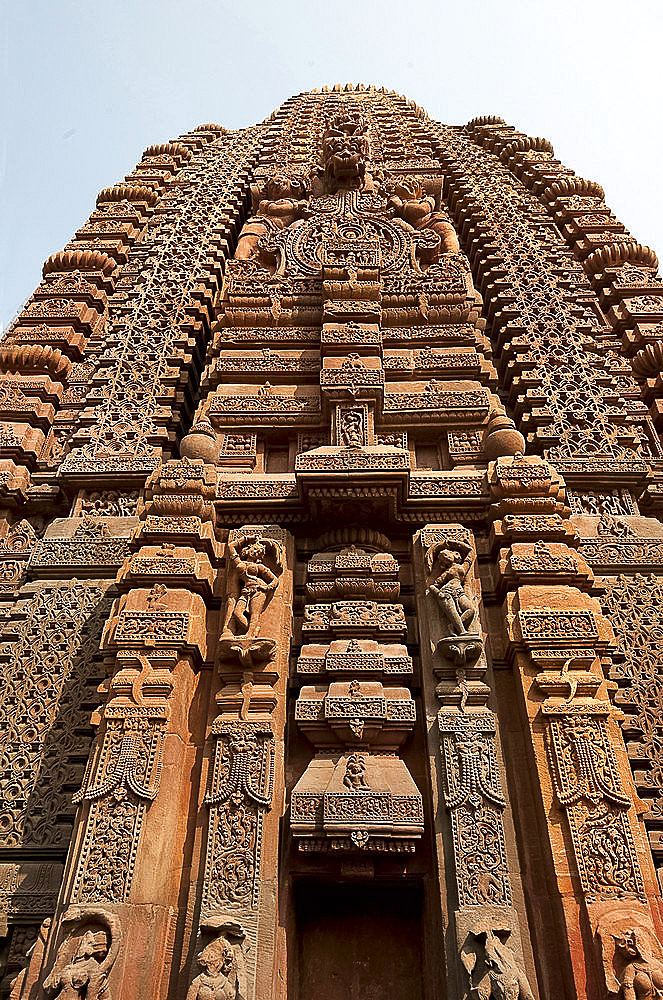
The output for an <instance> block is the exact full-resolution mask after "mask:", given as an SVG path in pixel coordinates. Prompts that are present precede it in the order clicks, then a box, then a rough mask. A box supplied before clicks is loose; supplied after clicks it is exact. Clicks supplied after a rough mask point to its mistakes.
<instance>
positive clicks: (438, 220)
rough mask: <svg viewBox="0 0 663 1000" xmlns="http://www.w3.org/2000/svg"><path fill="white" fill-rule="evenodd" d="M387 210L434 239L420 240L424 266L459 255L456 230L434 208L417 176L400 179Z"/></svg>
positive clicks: (434, 205) (432, 199)
mask: <svg viewBox="0 0 663 1000" xmlns="http://www.w3.org/2000/svg"><path fill="white" fill-rule="evenodd" d="M387 211H388V212H389V214H390V215H391V216H392V217H394V218H396V219H401V220H402V221H403V222H405V223H407V225H408V226H411V227H412V229H415V230H417V232H421V233H422V234H423V233H424V232H425V231H426V230H428V231H429V233H430V234H431V236H433V237H436V238H433V239H427V240H425V241H421V243H420V244H419V247H418V251H417V253H418V256H419V258H420V260H421V261H422V263H424V264H434V263H435V262H436V261H438V260H439V259H440V257H441V256H442V255H443V254H447V253H459V252H460V244H459V242H458V237H457V236H456V230H455V229H454V227H453V226H452V224H451V222H450V221H449V219H448V218H447V216H446V214H445V213H444V212H441V211H440V210H439V208H437V207H436V201H435V198H434V197H433V195H427V194H426V192H425V191H424V190H423V188H422V186H421V183H420V182H419V181H418V180H417V178H416V177H401V178H399V179H398V181H397V183H396V184H395V185H394V188H393V193H392V194H391V196H390V197H389V199H388V201H387Z"/></svg>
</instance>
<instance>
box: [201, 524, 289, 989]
mask: <svg viewBox="0 0 663 1000" xmlns="http://www.w3.org/2000/svg"><path fill="white" fill-rule="evenodd" d="M293 563H294V544H293V540H292V537H291V535H290V534H289V533H288V532H287V531H284V530H283V529H282V528H280V527H278V526H277V525H264V524H261V525H245V526H244V527H242V528H238V529H233V530H232V531H231V532H230V534H229V537H228V542H227V544H226V582H225V590H224V600H225V606H224V612H223V621H222V631H221V635H220V638H219V641H218V645H217V655H216V667H217V673H218V677H219V683H220V687H219V689H218V691H217V694H216V697H215V699H214V701H213V702H212V707H211V709H210V717H209V733H210V739H211V742H212V745H213V749H212V754H211V756H212V761H211V764H210V773H209V775H208V776H207V781H206V786H205V787H206V795H205V806H206V812H207V814H208V815H207V839H206V845H205V848H204V852H203V858H202V860H201V872H200V878H199V880H200V884H201V899H200V918H199V931H200V933H199V940H198V946H199V948H198V954H197V961H196V962H195V963H194V967H193V968H192V969H191V971H190V980H192V983H191V987H190V992H189V997H190V1000H196V998H200V1000H203V998H204V997H206V996H208V995H209V993H208V992H206V990H208V988H209V986H210V984H212V985H213V986H214V987H215V988H217V989H219V990H220V989H222V988H226V989H231V990H232V989H235V990H236V991H237V993H236V994H235V993H228V994H227V995H228V996H230V995H232V996H235V995H237V996H238V997H242V998H245V1000H250V998H254V997H255V998H256V1000H268V998H269V1000H272V998H276V997H278V996H280V995H285V982H286V970H285V944H284V939H283V928H282V927H281V926H280V924H279V920H278V904H277V896H278V864H277V858H278V851H279V825H280V821H281V817H282V815H283V808H284V789H285V782H284V759H283V758H284V729H285V694H286V686H287V679H288V657H289V649H290V634H291V628H292V590H293V586H292V567H293ZM219 955H221V956H222V957H223V956H225V965H224V964H223V962H222V961H220V960H219ZM196 966H199V968H198V967H196ZM228 984H229V985H228ZM279 990H283V994H281V993H280V992H279ZM215 995H216V994H215ZM218 995H224V996H225V995H226V994H221V993H219V994H218Z"/></svg>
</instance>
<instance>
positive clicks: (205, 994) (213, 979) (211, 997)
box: [187, 925, 246, 1000]
mask: <svg viewBox="0 0 663 1000" xmlns="http://www.w3.org/2000/svg"><path fill="white" fill-rule="evenodd" d="M227 926H230V925H223V926H222V927H220V928H219V929H218V932H217V936H216V937H215V938H214V939H213V940H212V941H210V943H209V944H208V945H206V946H205V947H204V948H203V950H202V951H201V953H200V955H199V956H198V965H199V966H200V968H201V972H200V973H199V974H198V975H197V976H196V978H195V979H194V980H193V982H192V983H191V986H190V987H189V992H188V993H187V1000H246V988H245V984H244V982H243V980H244V978H245V977H244V975H243V972H244V969H243V961H240V957H238V956H241V952H240V949H239V946H238V947H237V948H235V947H233V945H232V944H231V942H230V941H229V940H228V937H227V936H226V934H225V933H224V928H225V927H227ZM232 926H233V927H236V926H237V925H232ZM238 936H239V937H243V932H241V930H240V931H239V934H238Z"/></svg>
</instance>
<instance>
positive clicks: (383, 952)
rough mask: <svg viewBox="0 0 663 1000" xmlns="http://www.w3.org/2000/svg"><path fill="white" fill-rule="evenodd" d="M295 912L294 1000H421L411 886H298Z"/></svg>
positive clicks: (417, 906) (416, 911)
mask: <svg viewBox="0 0 663 1000" xmlns="http://www.w3.org/2000/svg"><path fill="white" fill-rule="evenodd" d="M296 907H297V938H298V948H297V953H298V970H297V971H298V974H297V977H296V982H297V994H296V996H297V1000H423V986H422V962H421V940H422V934H421V911H422V893H421V892H420V891H419V889H418V888H417V887H416V886H407V885H405V886H400V885H397V884H391V885H380V884H379V883H375V882H367V883H362V884H360V885H354V884H345V885H343V884H341V885H326V884H324V883H323V884H321V883H319V882H315V883H314V882H302V883H299V885H298V886H297V891H296Z"/></svg>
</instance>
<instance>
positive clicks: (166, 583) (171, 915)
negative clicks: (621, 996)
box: [15, 460, 219, 1000]
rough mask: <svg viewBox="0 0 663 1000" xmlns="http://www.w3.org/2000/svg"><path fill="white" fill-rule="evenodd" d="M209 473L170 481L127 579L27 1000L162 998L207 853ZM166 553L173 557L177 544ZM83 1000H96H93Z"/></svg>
mask: <svg viewBox="0 0 663 1000" xmlns="http://www.w3.org/2000/svg"><path fill="white" fill-rule="evenodd" d="M210 472H211V470H209V469H205V467H204V466H203V465H202V463H198V464H197V465H193V464H191V463H188V462H187V461H186V460H185V461H182V462H177V463H175V462H174V463H171V464H169V465H166V466H162V467H160V468H159V469H158V470H157V471H156V472H155V473H154V474H153V476H152V477H151V479H150V481H149V483H148V487H147V494H146V502H145V503H144V504H143V509H142V512H141V520H140V523H139V524H138V526H137V529H136V532H135V534H134V540H133V543H134V547H135V549H136V550H137V551H136V554H135V555H133V556H130V557H129V558H128V559H126V560H125V562H124V565H123V567H122V569H121V571H120V574H119V577H118V583H119V587H120V590H121V591H124V593H123V594H122V596H120V598H119V599H118V600H117V601H116V603H115V605H114V609H113V612H112V613H111V616H110V619H109V621H108V623H107V626H106V630H105V635H104V640H103V645H104V649H105V652H106V654H107V658H108V663H109V670H110V672H111V678H110V682H109V683H108V686H107V690H108V698H107V701H106V704H105V706H104V707H103V709H102V711H101V712H100V715H99V719H100V722H101V726H100V731H99V736H98V739H97V740H96V742H95V744H94V747H93V751H92V754H91V756H90V760H89V762H88V767H87V771H86V774H85V778H84V781H83V785H82V788H81V789H80V791H79V792H78V794H77V796H76V800H77V801H78V802H79V803H80V809H79V813H78V816H77V823H76V826H75V829H74V835H73V838H72V845H71V848H70V855H69V860H68V865H67V871H66V874H65V879H64V885H63V890H62V893H61V897H60V901H59V904H58V907H57V910H56V914H55V917H54V920H53V923H52V926H51V931H50V934H49V937H48V940H47V942H46V945H45V949H44V957H43V961H41V963H39V960H38V956H37V955H36V954H35V956H33V960H32V962H31V964H30V966H29V968H28V970H27V973H26V976H25V978H24V980H23V982H22V983H17V987H16V990H15V996H16V997H18V996H21V997H27V996H32V995H33V990H34V983H35V980H38V981H39V983H40V984H41V986H42V987H43V989H44V990H45V991H46V992H47V994H48V995H49V996H60V995H62V996H65V995H66V996H71V995H73V994H72V993H71V990H72V989H79V990H83V989H84V985H83V986H81V985H80V984H79V982H78V980H80V979H81V977H85V976H87V977H88V985H87V995H97V996H98V995H101V994H102V993H103V994H104V995H106V994H107V995H109V996H115V997H116V998H117V997H122V996H133V997H136V998H146V1000H147V998H154V997H158V996H162V995H164V994H165V992H166V991H167V989H168V982H169V978H170V976H171V960H172V953H173V946H174V943H175V940H176V931H177V926H178V920H179V919H180V912H181V907H182V901H183V898H185V897H183V895H182V888H181V885H180V881H181V873H182V868H183V866H184V868H186V866H187V864H188V863H189V858H190V854H191V850H192V845H193V830H192V829H191V817H190V809H189V800H190V796H191V786H192V783H193V786H194V788H195V787H196V784H197V780H198V775H199V770H200V749H199V748H200V747H201V746H202V742H203V739H204V717H203V713H200V712H199V713H196V711H195V705H196V704H197V702H198V701H199V700H200V698H201V696H204V694H203V693H204V691H205V690H206V688H207V686H208V684H207V679H206V678H207V676H208V675H206V674H201V673H200V670H199V668H200V666H201V664H202V663H203V662H204V659H205V656H206V649H207V607H206V598H207V601H209V598H210V596H211V592H212V587H211V585H212V583H213V580H214V576H215V566H216V564H217V562H218V556H219V550H218V543H217V542H216V540H215V537H214V528H213V513H214V509H213V505H212V503H211V502H210V498H211V497H212V496H213V495H214V489H215V482H214V477H213V474H212V475H211V479H210ZM164 543H165V544H164ZM81 995H83V994H82V993H81Z"/></svg>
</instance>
